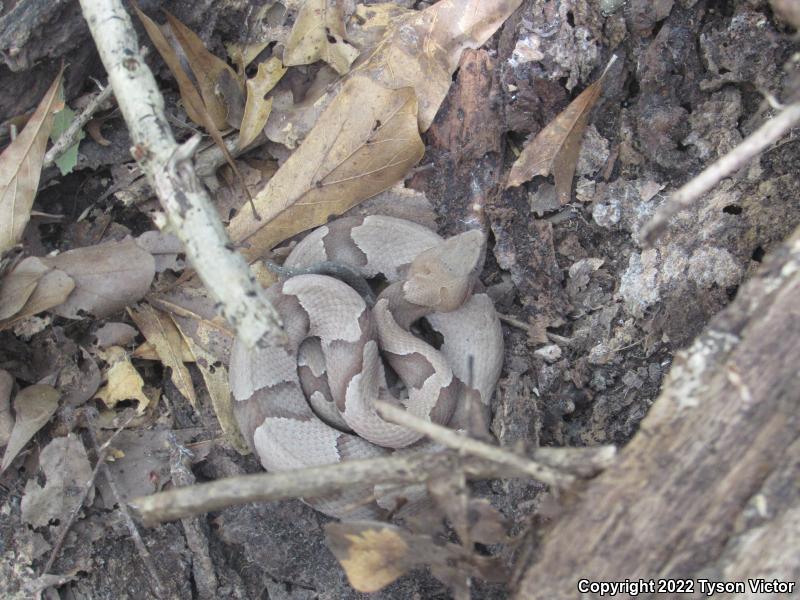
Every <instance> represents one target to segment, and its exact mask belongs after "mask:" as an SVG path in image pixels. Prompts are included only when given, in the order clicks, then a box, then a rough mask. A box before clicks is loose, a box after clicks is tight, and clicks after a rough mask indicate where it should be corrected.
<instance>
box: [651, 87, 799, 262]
mask: <svg viewBox="0 0 800 600" xmlns="http://www.w3.org/2000/svg"><path fill="white" fill-rule="evenodd" d="M797 125H800V102H796V103H794V104H789V105H787V106H786V107H785V108H784V109H783V110H782V111H781V112H779V113H778V114H777V115H776V116H775V117H773V118H772V119H770V120H769V121H767V122H765V123H764V124H763V125H761V127H759V128H758V129H756V130H755V131H754V132H753V133H751V134H750V135H748V136H747V137H746V138H745V139H744V140H742V142H741V143H740V144H739V145H738V146H736V147H735V148H734V149H733V150H731V151H730V152H728V153H727V154H726V155H725V156H722V157H720V158H719V159H717V160H716V161H715V162H714V163H713V164H711V165H710V166H708V167H707V168H706V169H705V170H704V171H703V172H702V173H700V174H699V175H697V176H696V177H694V178H692V179H691V180H689V181H688V182H687V183H686V184H684V185H683V187H681V188H680V189H679V190H678V191H677V192H675V193H674V194H672V195H671V196H670V197H669V199H668V200H667V201H666V202H665V203H664V204H663V205H662V206H661V207H660V208H659V209H658V211H656V214H655V215H653V217H652V218H651V219H650V221H649V222H648V223H647V224H646V225H645V226H644V227H643V228H642V230H641V232H640V238H641V240H642V241H643V242H644V243H646V244H648V245H650V246H652V245H653V244H654V243H655V242H656V241H658V238H659V237H660V236H661V235H662V234H663V233H664V231H665V230H666V228H667V225H668V224H669V220H670V219H671V218H672V217H674V216H675V215H676V214H678V213H679V212H680V211H682V210H684V209H686V208H687V207H688V206H689V205H690V204H691V203H692V202H694V201H695V200H697V199H698V198H699V197H700V196H702V195H703V194H705V193H706V192H708V191H709V190H710V189H711V188H713V187H714V186H715V185H717V183H719V182H720V181H722V180H723V179H725V178H726V177H728V176H730V175H731V174H733V173H734V172H735V171H738V170H739V169H740V168H742V167H743V166H744V165H746V164H747V163H748V162H750V161H751V160H752V159H753V158H754V157H755V156H756V155H757V154H759V153H760V152H763V151H764V150H766V149H767V148H769V147H770V146H771V145H772V144H774V143H775V142H777V141H778V140H779V139H781V138H782V137H783V136H784V135H786V133H787V132H788V131H789V130H790V129H791V128H792V127H796V126H797Z"/></svg>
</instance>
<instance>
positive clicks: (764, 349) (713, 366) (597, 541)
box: [516, 229, 800, 599]
mask: <svg viewBox="0 0 800 600" xmlns="http://www.w3.org/2000/svg"><path fill="white" fill-rule="evenodd" d="M799 346H800V229H797V230H795V232H794V234H793V235H792V236H791V237H790V238H789V240H788V241H787V242H785V243H784V244H783V245H781V246H780V247H779V248H778V249H777V250H776V252H774V253H773V254H772V255H771V257H770V258H769V259H768V260H767V261H766V263H765V264H764V265H763V267H762V268H761V270H760V271H759V273H758V274H757V275H756V276H755V277H753V279H751V280H750V281H749V282H748V283H747V284H746V285H744V286H742V288H741V289H740V291H739V294H738V296H737V298H736V300H735V301H734V302H733V303H732V304H731V305H730V306H729V307H728V308H726V309H725V310H724V311H723V312H721V313H720V314H719V315H717V316H716V317H715V318H714V319H713V320H712V321H711V323H710V324H709V326H708V327H707V328H706V330H705V332H704V333H703V334H702V335H701V336H700V337H699V338H698V339H697V340H696V341H695V342H694V343H693V344H692V346H691V347H690V348H689V349H688V350H685V351H683V352H681V353H679V354H678V355H676V358H675V363H674V366H673V368H672V371H671V372H670V375H669V377H668V378H667V380H666V381H665V383H664V387H663V390H662V393H661V395H660V396H659V398H658V400H657V401H656V402H655V404H654V405H653V407H652V409H651V410H650V412H649V414H648V415H647V417H646V418H645V419H644V421H642V424H641V428H640V430H639V432H638V433H637V434H636V435H635V436H634V438H633V440H632V441H631V442H630V444H629V445H628V446H627V447H626V448H625V449H624V450H623V451H622V452H621V454H620V457H619V460H618V461H617V462H616V464H615V465H614V466H612V467H611V468H610V469H608V470H606V471H604V472H603V473H602V474H601V475H600V476H599V477H598V478H597V479H595V480H593V481H592V482H591V483H590V484H589V485H588V487H587V488H586V489H585V490H584V491H583V492H582V493H581V494H580V495H579V497H578V499H577V500H576V501H575V503H574V504H573V505H572V506H570V507H568V508H565V509H564V512H563V513H562V514H561V515H560V516H559V517H558V518H557V520H556V521H555V522H554V523H553V524H552V526H551V527H550V528H549V529H548V530H547V531H546V532H544V534H543V543H542V545H541V547H540V548H539V550H538V552H537V553H536V556H535V557H534V561H535V562H534V563H533V564H531V565H530V566H529V567H528V568H527V570H526V572H525V573H524V575H523V577H522V581H521V584H520V586H519V589H518V591H517V596H516V597H517V598H520V599H521V598H525V599H528V598H575V597H579V596H580V594H579V592H578V587H577V585H578V582H579V580H581V579H586V580H589V581H597V582H599V581H606V582H609V581H618V582H624V581H625V580H626V579H630V580H632V581H635V580H638V579H639V578H643V579H645V580H650V579H653V580H655V581H656V584H657V583H658V580H659V579H667V578H683V579H693V580H694V581H693V583H692V585H693V586H694V595H681V596H680V597H700V592H701V589H700V586H701V584H700V580H702V579H704V580H708V581H718V582H734V581H743V582H744V585H745V586H747V582H746V580H747V579H748V578H758V577H763V578H766V579H768V580H772V579H773V578H777V579H778V580H783V581H793V582H797V581H798V579H800V552H798V545H799V544H800V533H798V532H800V486H798V485H797V482H798V480H800V411H798V408H800V369H798V347H799ZM747 592H748V593H749V592H751V590H750V589H749V588H747ZM794 593H795V594H797V593H798V590H797V585H795V586H794ZM671 595H675V596H676V597H677V596H678V595H677V594H668V595H667V596H671ZM656 596H658V597H665V596H662V595H659V594H650V595H648V594H646V593H645V594H640V595H639V596H638V597H639V598H648V597H656ZM623 597H625V594H623Z"/></svg>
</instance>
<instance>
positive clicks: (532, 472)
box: [375, 400, 575, 489]
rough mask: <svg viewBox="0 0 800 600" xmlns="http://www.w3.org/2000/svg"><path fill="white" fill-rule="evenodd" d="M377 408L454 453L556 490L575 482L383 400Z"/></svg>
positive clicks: (554, 470) (542, 465)
mask: <svg viewBox="0 0 800 600" xmlns="http://www.w3.org/2000/svg"><path fill="white" fill-rule="evenodd" d="M375 407H376V408H377V409H378V414H380V416H381V417H383V418H384V419H386V420H387V421H391V422H392V423H396V424H398V425H402V426H403V427H408V428H409V429H412V430H414V431H417V432H419V433H424V434H425V435H426V436H428V437H429V438H430V439H432V440H433V441H434V442H438V443H440V444H442V445H444V446H447V447H448V448H452V449H453V450H458V451H459V452H461V453H463V454H469V455H471V456H477V457H480V458H483V459H486V460H488V461H491V462H493V463H497V464H498V465H503V466H505V467H509V468H511V469H514V470H517V471H519V472H521V473H525V474H527V475H528V476H530V477H533V478H534V479H537V480H539V481H541V482H542V483H546V484H548V485H552V486H553V487H556V488H561V489H563V488H566V487H569V486H570V485H572V484H573V483H574V482H575V477H574V476H573V475H570V474H568V473H563V472H560V471H558V470H556V469H553V468H552V467H550V466H548V465H544V464H541V463H538V462H536V461H533V460H531V459H529V458H526V457H524V456H520V455H519V454H514V453H513V452H509V451H508V450H504V449H503V448H499V447H497V446H491V445H489V444H486V443H484V442H481V441H479V440H476V439H473V438H471V437H468V436H466V435H463V434H462V433H459V432H458V431H455V430H453V429H449V428H447V427H443V426H442V425H437V424H436V423H432V422H431V421H426V420H425V419H421V418H419V417H417V416H415V415H412V414H411V413H410V412H408V411H406V410H403V409H402V408H398V407H396V406H394V405H392V404H389V403H388V402H384V401H383V400H375Z"/></svg>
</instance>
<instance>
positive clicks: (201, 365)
mask: <svg viewBox="0 0 800 600" xmlns="http://www.w3.org/2000/svg"><path fill="white" fill-rule="evenodd" d="M206 323H207V322H206ZM182 324H183V326H182ZM175 325H177V327H178V329H179V330H180V332H181V334H182V335H183V339H184V342H185V343H186V344H187V345H188V346H189V348H190V351H191V353H192V354H194V356H195V358H196V363H195V364H196V365H197V368H198V369H200V374H201V375H202V377H203V382H204V383H205V384H206V390H207V391H208V395H209V397H210V398H211V406H212V407H213V408H214V414H215V415H216V416H217V421H219V424H220V427H222V431H223V433H224V434H225V435H226V436H227V438H228V441H229V442H230V443H231V445H232V446H233V447H234V449H235V450H236V451H237V452H239V453H240V454H249V453H250V449H249V448H248V446H247V443H246V442H245V441H244V438H243V437H242V433H241V431H240V430H239V425H238V424H237V422H236V417H234V414H233V395H232V394H231V386H230V381H229V380H228V369H227V368H225V365H224V364H222V361H221V360H220V357H219V356H215V355H214V354H212V353H211V352H209V351H208V350H207V349H206V348H205V347H204V346H203V345H201V344H199V343H197V342H195V340H194V339H193V337H192V335H195V336H198V337H199V336H200V335H202V334H203V331H204V329H206V328H207V327H208V324H206V325H203V324H202V323H200V324H198V323H194V324H192V325H198V327H196V328H190V327H186V319H185V318H176V319H175ZM198 334H200V335H198Z"/></svg>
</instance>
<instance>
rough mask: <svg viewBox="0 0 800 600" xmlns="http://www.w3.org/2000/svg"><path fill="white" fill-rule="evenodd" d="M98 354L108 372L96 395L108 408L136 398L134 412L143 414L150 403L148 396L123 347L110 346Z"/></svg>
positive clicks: (142, 381)
mask: <svg viewBox="0 0 800 600" xmlns="http://www.w3.org/2000/svg"><path fill="white" fill-rule="evenodd" d="M98 354H99V355H100V357H101V358H103V360H105V361H106V362H107V363H108V372H107V373H106V380H107V383H106V384H105V385H104V386H103V387H102V388H100V390H99V391H98V392H97V396H96V397H97V398H100V400H102V401H103V403H104V404H105V405H106V406H107V407H109V408H114V407H115V406H116V405H117V404H118V403H119V402H122V401H124V400H136V401H137V402H138V406H137V410H136V412H137V414H139V415H143V414H144V411H145V410H146V409H147V406H148V405H149V404H150V398H148V397H147V395H146V394H145V393H144V389H143V388H144V380H143V379H142V377H141V375H139V372H138V371H137V370H136V368H135V367H134V366H133V365H132V364H131V361H130V360H129V359H128V353H127V352H125V349H124V348H120V347H119V346H112V347H111V348H109V349H108V350H106V351H100V352H98Z"/></svg>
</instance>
